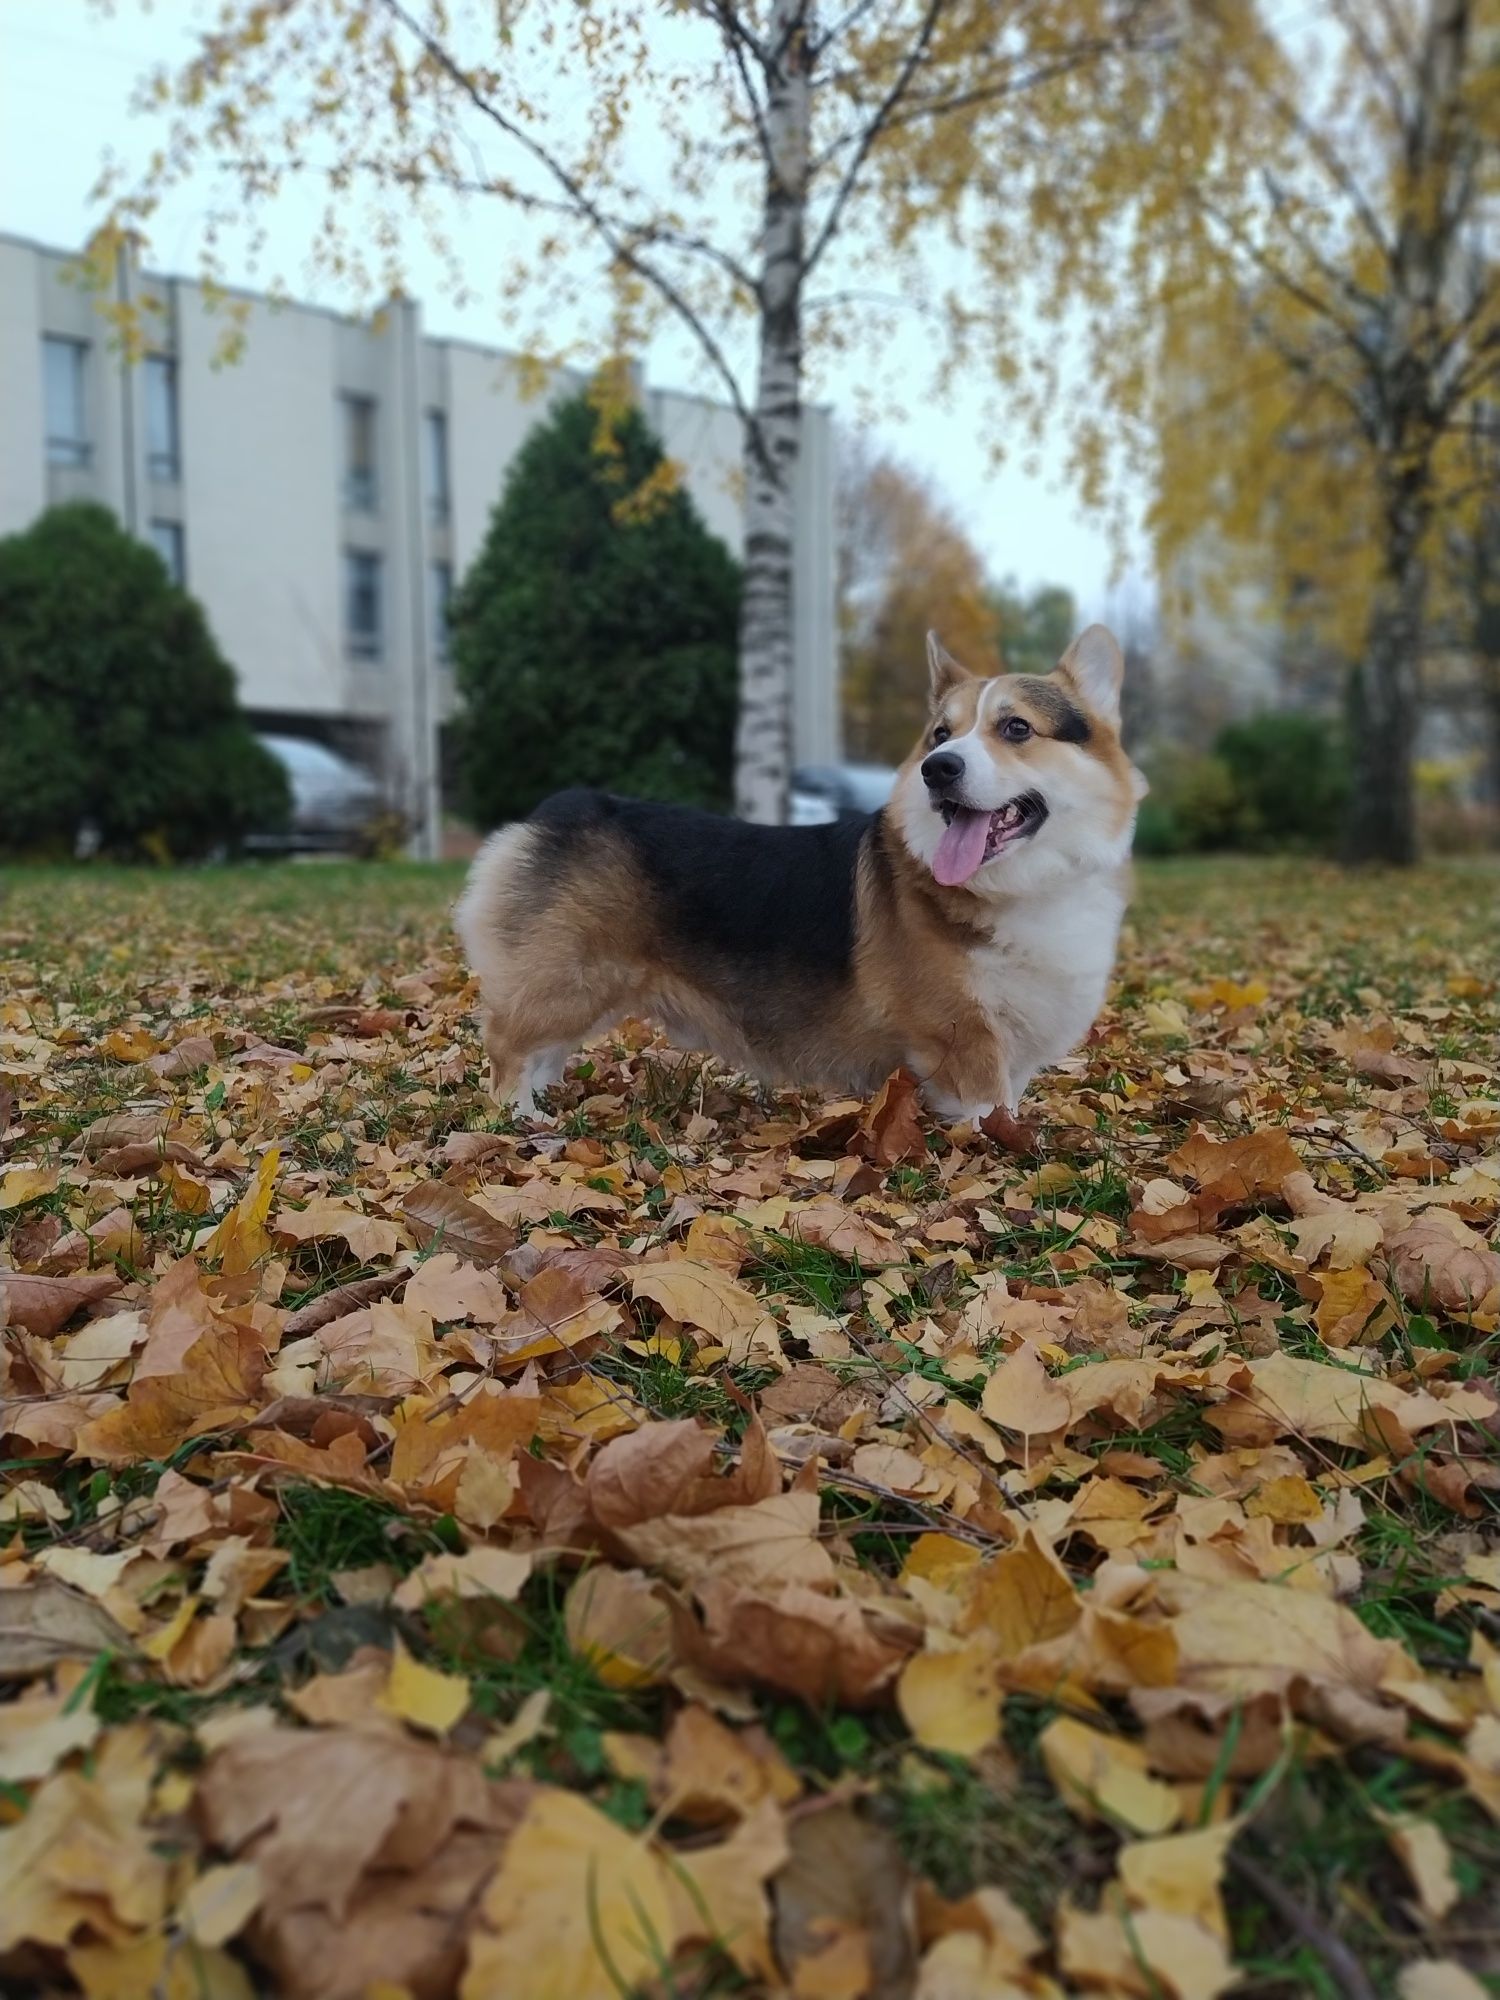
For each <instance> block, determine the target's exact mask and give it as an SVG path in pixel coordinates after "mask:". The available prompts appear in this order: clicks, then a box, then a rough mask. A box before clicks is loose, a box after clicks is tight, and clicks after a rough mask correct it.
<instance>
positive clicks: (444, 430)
mask: <svg viewBox="0 0 1500 2000" xmlns="http://www.w3.org/2000/svg"><path fill="white" fill-rule="evenodd" d="M422 429H423V444H424V447H425V451H426V465H425V467H424V471H425V472H426V475H427V517H428V519H429V520H431V521H446V520H447V518H448V412H447V411H446V410H429V411H428V412H427V415H426V419H425V421H424V423H423V427H422Z"/></svg>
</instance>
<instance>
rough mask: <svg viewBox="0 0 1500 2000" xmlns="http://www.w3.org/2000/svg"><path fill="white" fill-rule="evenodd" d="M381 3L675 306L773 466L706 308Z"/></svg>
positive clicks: (392, 6)
mask: <svg viewBox="0 0 1500 2000" xmlns="http://www.w3.org/2000/svg"><path fill="white" fill-rule="evenodd" d="M380 4H381V5H382V6H383V7H384V8H385V10H386V12H387V13H388V14H390V15H391V16H392V17H393V18H394V19H395V20H397V21H399V22H400V23H401V25H402V27H404V28H405V29H406V31H407V33H408V34H410V35H412V36H413V37H414V38H415V39H416V40H417V41H418V42H419V43H420V44H421V46H422V48H423V50H424V51H425V52H426V54H427V55H428V57H429V58H430V60H431V61H432V62H434V63H435V64H436V65H437V67H438V68H439V69H440V70H441V71H442V73H443V74H444V76H446V77H447V78H448V79H449V81H450V82H451V83H453V84H454V85H455V86H456V87H457V88H458V90H459V91H460V92H461V93H462V94H463V96H465V97H466V98H467V99H468V101H469V102H470V103H471V104H472V105H473V106H474V108H475V110H476V111H478V112H479V113H480V115H481V116H482V117H485V118H488V119H489V121H490V122H491V124H493V125H494V126H495V127H496V129H497V130H498V131H501V132H503V133H504V134H505V135H506V137H507V138H509V139H513V140H514V141H515V143H516V144H517V145H518V146H520V147H521V149H522V151H523V152H525V153H527V154H529V156H530V157H531V158H532V159H533V160H535V161H536V163H537V164H538V165H539V166H540V167H542V168H543V169H544V171H545V172H546V173H547V174H549V175H550V176H551V178H552V179H553V180H555V181H556V182H557V184H558V185H559V186H560V187H561V188H562V189H563V191H564V193H565V194H566V195H567V196H568V198H569V202H570V203H571V211H570V212H572V213H573V214H575V215H578V216H581V217H582V218H583V219H584V220H585V221H586V222H588V223H589V224H590V225H591V227H592V228H593V230H594V232H595V234H596V235H598V236H599V237H600V238H601V240H602V241H603V242H604V243H605V244H606V245H607V246H608V248H609V250H610V253H611V255H612V256H614V257H615V258H617V259H618V260H619V262H620V263H621V264H623V265H624V266H625V268H626V269H627V270H629V271H633V272H634V273H635V274H636V276H637V277H639V278H641V279H643V280H644V281H645V282H646V283H647V284H648V285H650V286H651V287H652V289H653V290H654V291H655V292H657V293H658V295H659V296H660V297H661V298H662V299H664V300H665V301H666V303H667V304H668V305H669V306H670V307H671V309H672V310H673V312H675V313H676V314H677V316H678V318H679V319H680V320H681V321H682V322H683V324H684V325H685V326H686V327H687V328H688V330H689V331H690V332H691V333H692V335H693V336H694V338H695V339H696V340H697V342H698V344H699V346H700V347H701V348H702V350H703V353H704V355H705V357H706V359H707V360H708V363H709V365H710V367H711V368H712V369H713V371H714V373H715V374H716V375H717V376H718V378H719V380H720V382H721V383H722V384H723V385H724V388H725V390H726V391H727V393H728V397H729V402H730V405H731V407H732V408H733V410H734V413H735V415H736V416H737V417H738V418H739V420H740V422H741V423H742V424H743V425H744V427H745V437H746V441H747V443H748V444H749V446H750V449H751V450H752V451H753V452H754V453H755V455H756V456H757V458H758V459H760V460H761V462H762V464H763V465H764V467H765V469H766V470H767V471H768V472H772V471H773V470H774V467H773V464H772V460H771V454H770V451H769V449H768V448H767V445H766V441H765V438H764V437H763V436H762V434H761V428H760V424H759V422H758V421H757V419H756V416H755V413H754V411H753V410H751V409H750V408H749V406H748V405H747V404H746V402H745V399H744V396H743V395H742V394H741V392H740V385H739V380H738V378H737V376H736V375H735V373H734V370H733V369H732V368H731V367H730V365H729V359H728V356H727V355H726V354H725V352H724V350H723V348H722V347H721V346H720V344H719V342H718V340H717V339H715V337H714V335H713V333H712V331H711V330H710V328H709V327H708V326H707V325H706V324H705V322H704V319H703V316H702V314H701V313H699V312H698V311H697V310H696V308H695V307H694V306H693V305H692V304H691V303H690V301H689V300H688V299H687V298H685V297H684V295H683V293H682V292H681V291H680V290H679V289H678V287H677V286H676V285H674V284H673V282H672V280H671V279H670V278H669V277H668V276H667V275H666V273H665V272H663V271H659V270H658V269H656V267H655V266H654V265H652V264H650V263H648V262H647V261H646V259H645V258H643V257H642V256H641V255H640V253H639V251H638V250H637V249H636V248H635V247H634V246H633V245H632V243H631V242H630V240H629V234H628V233H627V232H626V230H625V229H624V228H623V227H622V225H620V224H619V223H617V222H616V221H615V220H614V219H613V218H611V217H610V216H608V215H606V214H605V213H604V211H603V210H602V209H601V208H600V206H599V204H598V203H597V202H596V201H595V200H594V198H593V197H592V195H590V194H589V192H588V190H587V189H586V188H585V187H584V186H583V184H582V182H580V181H579V180H578V179H577V177H576V176H575V175H574V174H573V173H572V172H571V171H570V170H569V169H568V168H567V167H566V166H564V165H563V163H562V161H561V160H559V159H558V158H557V156H556V154H555V153H553V152H552V151H551V149H550V148H549V147H547V146H545V145H543V143H542V142H541V140H540V139H537V138H535V137H533V135H532V134H531V133H529V132H527V131H525V130H524V129H523V128H522V127H521V126H519V125H517V124H516V122H515V120H514V119H512V118H509V117H507V116H506V114H505V113H504V112H503V111H502V110H501V109H500V107H499V106H498V105H497V104H493V103H491V101H490V100H489V98H488V97H487V96H486V95H485V94H484V92H483V91H482V90H480V88H479V87H478V85H477V84H476V83H475V82H474V79H473V78H472V77H471V76H469V74H468V73H467V72H466V71H465V69H464V68H463V66H462V65H461V64H460V63H459V62H458V61H457V60H456V59H455V58H454V57H453V56H452V55H451V54H450V53H449V51H448V50H447V49H446V48H445V47H444V46H443V44H442V43H441V42H439V41H438V40H437V38H436V37H435V36H433V35H431V34H429V33H428V31H427V29H426V28H424V27H423V26H422V24H421V22H420V21H417V20H414V19H413V18H412V16H411V14H410V13H409V12H408V11H407V9H406V7H405V6H404V5H403V4H402V0H380Z"/></svg>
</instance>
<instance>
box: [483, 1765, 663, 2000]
mask: <svg viewBox="0 0 1500 2000" xmlns="http://www.w3.org/2000/svg"><path fill="white" fill-rule="evenodd" d="M676 1936H677V1933H676V1919H675V1915H674V1909H673V1900H672V1897H671V1895H670V1893H669V1890H668V1877H667V1871H666V1870H665V1868H664V1867H663V1865H662V1863H661V1862H660V1861H659V1860H658V1859H657V1857H656V1855H655V1854H653V1853H652V1851H651V1849H650V1847H649V1846H647V1844H646V1842H645V1840H644V1839H643V1838H642V1837H640V1836H638V1835H631V1834H628V1833H626V1832H624V1831H623V1829H622V1828H620V1827H618V1826H616V1824H615V1823H614V1821H613V1820H610V1819H606V1818H605V1817H604V1815H603V1813H601V1812H600V1811H599V1810H598V1808H597V1807H595V1806H592V1805H590V1804H589V1802H588V1801H587V1799H581V1798H578V1797H576V1796H575V1795H574V1794H572V1793H571V1792H559V1791H551V1790H542V1791H538V1792H537V1793H536V1794H535V1796H534V1797H533V1798H532V1800H531V1802H530V1804H529V1805H528V1806H527V1808H526V1812H525V1814H524V1816H523V1818H522V1820H521V1822H520V1825H519V1826H518V1827H517V1828H516V1831H515V1834H514V1835H513V1836H512V1838H511V1840H510V1842H509V1844H508V1845H507V1847H506V1850H505V1855H504V1858H503V1860H502V1861H501V1864H500V1868H499V1872H498V1873H497V1874H496V1876H495V1879H494V1881H493V1882H492V1883H491V1884H490V1886H489V1887H488V1889H487V1890H486V1891H485V1894H484V1898H483V1901H482V1903H481V1904H480V1927H479V1928H478V1929H477V1930H476V1932H475V1933H474V1936H473V1938H472V1940H471V1943H470V1948H469V1961H468V1966H467V1969H466V1971H465V1973H464V1977H463V1983H462V1985H461V1987H460V1989H459V1992H460V1996H461V2000H495V1996H496V1995H498V1994H517V1995H519V1994H523V1993H524V1994H525V1995H526V1996H527V2000H620V1995H621V1994H622V1993H625V1992H630V1991H632V1990H633V1989H635V1988H636V1987H638V1986H641V1985H644V1984H645V1982H646V1981H647V1979H648V1978H649V1977H651V1976H652V1975H654V1974H655V1973H656V1971H657V1970H658V1968H659V1967H660V1966H662V1965H663V1964H665V1963H667V1962H668V1961H669V1960H670V1958H671V1956H672V1951H673V1948H674V1945H675V1943H676Z"/></svg>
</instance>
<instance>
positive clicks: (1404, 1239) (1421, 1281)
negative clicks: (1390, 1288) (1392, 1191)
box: [1385, 1208, 1500, 1315]
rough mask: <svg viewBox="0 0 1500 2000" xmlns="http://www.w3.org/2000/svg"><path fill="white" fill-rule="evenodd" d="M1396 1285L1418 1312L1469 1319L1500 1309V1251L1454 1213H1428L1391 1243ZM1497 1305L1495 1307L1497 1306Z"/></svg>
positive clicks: (1388, 1239) (1389, 1237)
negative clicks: (1429, 1309) (1432, 1309)
mask: <svg viewBox="0 0 1500 2000" xmlns="http://www.w3.org/2000/svg"><path fill="white" fill-rule="evenodd" d="M1385 1254H1386V1261H1387V1263H1388V1264H1389V1266H1390V1272H1391V1282H1392V1283H1393V1284H1394V1285H1395V1287H1396V1289H1397V1291H1399V1292H1400V1294H1401V1296H1402V1297H1403V1298H1404V1299H1406V1300H1407V1301H1409V1303H1410V1304H1412V1305H1414V1306H1427V1305H1433V1306H1438V1307H1441V1308H1442V1310H1443V1311H1444V1312H1449V1313H1457V1314H1460V1315H1461V1314H1464V1313H1469V1312H1474V1311H1477V1310H1478V1309H1479V1308H1481V1307H1485V1308H1487V1309H1488V1310H1490V1311H1494V1310H1495V1308H1496V1306H1500V1251H1495V1250H1490V1249H1488V1248H1487V1247H1486V1245H1485V1243H1484V1241H1483V1239H1482V1238H1481V1237H1479V1236H1476V1235H1475V1233H1474V1231H1473V1230H1472V1229H1468V1228H1466V1227H1465V1226H1464V1224H1463V1223H1461V1222H1460V1221H1459V1220H1458V1218H1457V1217H1456V1216H1455V1215H1454V1214H1453V1213H1452V1212H1451V1210H1448V1209H1441V1208H1434V1209H1428V1210H1427V1212H1426V1213H1425V1214H1423V1215H1418V1216H1413V1218H1412V1219H1411V1221H1410V1222H1408V1223H1407V1225H1406V1226H1405V1228H1403V1229H1398V1230H1396V1231H1395V1232H1394V1233H1393V1234H1389V1235H1387V1237H1386V1239H1385ZM1492 1301H1493V1303H1491V1302H1492Z"/></svg>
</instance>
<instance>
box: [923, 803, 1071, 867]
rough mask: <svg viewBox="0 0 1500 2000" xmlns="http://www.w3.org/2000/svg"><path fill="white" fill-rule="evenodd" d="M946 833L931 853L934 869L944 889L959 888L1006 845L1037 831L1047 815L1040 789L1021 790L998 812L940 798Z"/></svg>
mask: <svg viewBox="0 0 1500 2000" xmlns="http://www.w3.org/2000/svg"><path fill="white" fill-rule="evenodd" d="M937 809H938V811H939V812H940V813H941V814H942V815H943V822H944V824H943V837H942V839H941V840H940V841H939V842H938V846H937V853H936V854H934V855H933V857H932V872H933V874H934V875H935V876H936V878H937V880H938V881H939V882H941V883H942V885H943V887H944V888H945V889H956V888H958V887H959V886H960V884H961V883H964V882H967V881H968V880H969V878H970V876H971V875H975V874H977V873H978V871H979V870H980V869H981V868H982V867H983V866H984V864H985V862H986V861H993V860H994V858H995V856H996V855H997V854H1000V853H1002V852H1003V851H1004V849H1006V848H1007V847H1014V846H1015V844H1016V842H1017V841H1018V840H1025V839H1027V838H1028V836H1030V835H1031V834H1033V833H1035V832H1036V830H1037V828H1038V827H1039V826H1040V825H1041V824H1042V821H1043V820H1044V819H1045V818H1046V817H1047V802H1046V800H1045V799H1044V798H1043V797H1042V796H1041V794H1040V793H1039V792H1022V793H1021V795H1020V797H1019V798H1015V799H1012V800H1010V802H1009V803H1008V804H1007V805H1003V806H1001V807H999V808H998V810H997V811H995V812H976V811H974V809H973V808H972V807H971V806H961V805H957V804H955V803H954V801H953V800H951V799H942V800H939V801H938V802H937Z"/></svg>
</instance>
